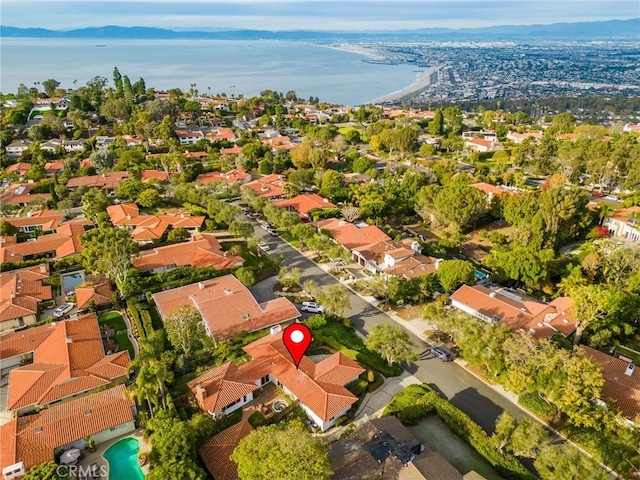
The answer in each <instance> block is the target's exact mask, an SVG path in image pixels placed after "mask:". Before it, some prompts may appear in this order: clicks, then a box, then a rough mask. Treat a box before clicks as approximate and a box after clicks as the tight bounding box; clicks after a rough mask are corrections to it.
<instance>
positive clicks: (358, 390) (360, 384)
mask: <svg viewBox="0 0 640 480" xmlns="http://www.w3.org/2000/svg"><path fill="white" fill-rule="evenodd" d="M368 386H369V384H368V383H367V381H366V380H362V379H360V378H359V379H358V380H354V381H353V382H351V383H349V384H347V390H349V391H350V392H351V393H353V394H354V395H355V396H356V397H359V396H360V395H362V394H363V393H364V392H365V391H366V390H367V387H368Z"/></svg>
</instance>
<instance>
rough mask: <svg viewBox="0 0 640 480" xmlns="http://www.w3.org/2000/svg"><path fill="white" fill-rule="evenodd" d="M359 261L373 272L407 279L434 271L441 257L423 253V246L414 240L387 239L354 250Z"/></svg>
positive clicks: (354, 254)
mask: <svg viewBox="0 0 640 480" xmlns="http://www.w3.org/2000/svg"><path fill="white" fill-rule="evenodd" d="M352 253H353V256H354V257H355V258H356V259H357V261H358V263H359V264H361V265H363V266H364V268H365V269H366V270H369V271H370V272H372V273H381V274H384V275H386V276H392V275H397V276H402V277H404V278H406V279H411V278H415V277H417V276H420V275H427V274H430V273H434V272H435V271H436V269H437V268H438V266H439V265H440V262H442V259H441V258H435V257H427V256H425V255H422V247H420V244H419V243H418V242H416V241H414V240H411V239H406V240H402V241H395V240H385V241H383V242H378V243H374V244H372V245H365V246H363V247H359V248H357V249H353V250H352Z"/></svg>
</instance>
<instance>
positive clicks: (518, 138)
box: [507, 132, 542, 143]
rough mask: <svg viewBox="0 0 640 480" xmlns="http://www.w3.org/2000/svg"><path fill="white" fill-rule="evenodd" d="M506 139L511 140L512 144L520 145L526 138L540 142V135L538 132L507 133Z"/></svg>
mask: <svg viewBox="0 0 640 480" xmlns="http://www.w3.org/2000/svg"><path fill="white" fill-rule="evenodd" d="M507 138H508V139H509V140H511V141H512V142H513V143H522V142H523V141H524V140H526V139H527V138H533V139H534V140H541V139H542V133H540V132H524V133H517V132H509V133H507Z"/></svg>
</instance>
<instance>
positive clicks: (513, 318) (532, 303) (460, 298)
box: [450, 285, 576, 338]
mask: <svg viewBox="0 0 640 480" xmlns="http://www.w3.org/2000/svg"><path fill="white" fill-rule="evenodd" d="M450 299H451V305H452V306H453V307H455V308H457V309H459V310H462V311H463V312H467V313H469V314H471V315H473V316H474V317H477V318H480V319H482V320H484V321H485V322H490V323H497V322H500V323H501V324H503V325H506V326H508V327H511V328H513V329H514V330H516V331H519V332H529V333H530V334H531V335H532V336H533V337H534V338H549V337H551V336H552V335H554V334H555V333H559V334H560V335H562V336H563V337H565V338H566V337H568V336H569V335H571V334H572V333H573V332H574V331H575V330H576V320H575V318H574V317H573V315H572V314H571V311H570V310H571V304H572V301H571V299H570V298H569V297H558V298H556V299H555V300H553V301H552V302H551V303H543V302H541V301H539V300H537V299H535V298H533V297H528V296H526V295H524V294H521V293H520V292H515V291H513V290H508V289H505V288H501V287H495V286H484V285H475V286H473V287H471V286H469V285H463V286H461V287H460V288H459V289H458V290H456V291H455V292H454V293H453V294H452V295H451V297H450Z"/></svg>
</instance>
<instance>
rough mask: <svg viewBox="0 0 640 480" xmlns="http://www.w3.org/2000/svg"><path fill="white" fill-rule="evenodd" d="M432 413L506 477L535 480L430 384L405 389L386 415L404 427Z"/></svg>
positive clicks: (385, 411)
mask: <svg viewBox="0 0 640 480" xmlns="http://www.w3.org/2000/svg"><path fill="white" fill-rule="evenodd" d="M431 413H436V414H437V415H438V417H440V419H442V421H443V422H444V423H446V424H447V426H448V427H449V428H450V429H451V431H452V432H453V433H455V434H456V435H457V436H458V437H460V438H461V439H462V440H464V441H465V442H466V443H468V444H469V445H470V446H471V447H472V448H473V449H474V450H475V451H477V452H478V453H479V454H480V455H482V456H483V457H484V459H485V460H486V461H487V462H489V463H490V464H491V465H492V466H493V467H494V468H495V469H496V471H497V472H498V473H499V474H500V475H501V476H502V477H504V478H509V479H516V480H530V479H534V478H535V476H534V475H533V474H531V472H529V471H528V470H527V469H526V468H525V467H524V466H523V465H522V464H521V463H520V462H519V461H518V459H517V458H516V457H514V456H513V455H511V454H507V453H500V452H499V451H498V450H497V449H496V448H495V447H494V446H493V445H492V442H491V440H490V438H489V435H487V432H485V431H484V430H483V429H482V427H480V425H478V424H477V423H475V422H474V421H473V420H471V418H469V416H468V415H467V414H466V413H464V412H463V411H462V410H460V409H459V408H457V407H455V406H453V405H452V404H451V403H449V402H448V401H447V400H445V399H443V398H441V397H440V396H439V395H438V394H437V393H436V392H435V391H434V390H433V389H432V388H431V387H429V386H428V385H425V384H423V385H411V386H409V387H407V388H405V389H404V390H403V391H402V392H400V393H399V394H398V395H396V396H395V397H394V398H393V400H392V401H391V403H390V404H389V405H388V406H387V408H385V410H384V413H383V416H388V415H395V416H396V417H397V418H398V420H400V421H401V422H402V423H403V424H404V425H415V424H416V423H418V422H419V421H420V419H421V418H423V417H425V416H426V415H429V414H431Z"/></svg>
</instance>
